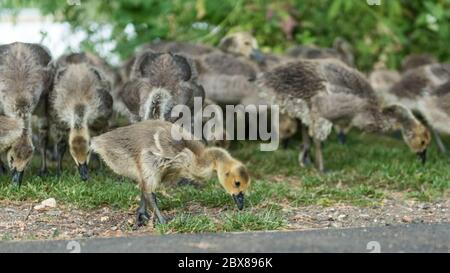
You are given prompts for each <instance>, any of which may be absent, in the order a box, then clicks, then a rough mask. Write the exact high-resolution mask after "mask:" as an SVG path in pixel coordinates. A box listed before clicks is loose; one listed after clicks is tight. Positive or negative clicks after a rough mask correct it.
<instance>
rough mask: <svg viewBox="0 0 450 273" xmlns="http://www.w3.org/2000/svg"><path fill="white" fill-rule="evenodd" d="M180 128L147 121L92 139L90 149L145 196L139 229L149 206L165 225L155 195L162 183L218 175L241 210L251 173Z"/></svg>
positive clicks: (137, 214) (140, 208)
mask: <svg viewBox="0 0 450 273" xmlns="http://www.w3.org/2000/svg"><path fill="white" fill-rule="evenodd" d="M192 137H193V136H192V135H191V134H190V133H188V132H186V131H184V130H183V129H182V128H180V127H179V126H177V125H174V124H172V123H170V122H167V121H161V120H147V121H143V122H139V123H136V124H133V125H130V126H126V127H122V128H118V129H115V130H113V131H111V132H108V133H105V134H103V135H100V136H98V137H94V138H93V139H92V144H91V149H92V150H93V151H94V152H96V153H98V154H99V155H100V157H101V158H102V159H103V160H104V162H105V163H106V165H108V166H109V167H110V168H111V169H112V170H113V171H114V172H115V173H117V174H119V175H122V176H125V177H128V178H130V179H133V180H134V181H136V182H137V184H138V185H139V188H140V190H141V193H142V194H141V202H140V206H139V208H138V210H137V212H136V223H137V224H138V225H142V224H143V223H144V222H145V221H147V220H148V219H149V216H148V214H147V212H146V209H147V206H148V205H149V206H150V207H151V208H152V209H153V211H154V213H155V215H156V217H157V219H158V221H159V222H160V223H165V219H164V217H163V216H162V214H161V212H160V211H159V209H158V206H157V202H156V194H155V190H156V189H157V187H158V185H159V184H160V183H164V182H166V181H174V180H176V179H179V178H187V179H192V180H196V181H203V180H205V179H208V178H210V177H211V175H212V174H213V172H214V171H215V172H217V176H218V178H219V182H220V184H221V185H222V186H223V187H224V189H225V191H226V192H227V193H229V194H230V195H232V196H233V199H234V201H235V202H236V204H237V207H238V209H242V208H243V206H244V194H245V192H246V190H247V188H248V186H249V185H250V177H249V175H248V172H247V169H246V167H245V166H244V164H242V163H241V162H239V161H238V160H236V159H234V158H233V157H232V156H231V155H230V154H229V153H228V152H227V151H226V150H224V149H222V148H218V147H205V146H204V145H203V144H202V142H201V141H197V140H190V139H192Z"/></svg>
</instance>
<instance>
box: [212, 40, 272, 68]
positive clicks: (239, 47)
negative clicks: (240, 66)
mask: <svg viewBox="0 0 450 273" xmlns="http://www.w3.org/2000/svg"><path fill="white" fill-rule="evenodd" d="M219 48H220V49H221V50H223V51H225V52H228V53H232V54H236V55H242V56H245V57H247V58H249V59H252V60H254V61H256V62H257V63H261V64H262V63H264V61H265V59H264V55H263V54H262V53H261V52H260V51H259V50H258V42H257V41H256V39H255V38H254V37H253V36H252V35H251V34H250V33H248V32H236V33H233V34H230V35H227V36H225V37H224V38H222V40H221V41H220V43H219Z"/></svg>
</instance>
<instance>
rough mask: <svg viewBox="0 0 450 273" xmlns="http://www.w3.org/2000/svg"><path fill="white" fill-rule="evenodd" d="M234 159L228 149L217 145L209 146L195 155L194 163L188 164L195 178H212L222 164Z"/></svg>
mask: <svg viewBox="0 0 450 273" xmlns="http://www.w3.org/2000/svg"><path fill="white" fill-rule="evenodd" d="M232 160H233V158H232V157H231V156H230V154H229V153H228V152H227V151H226V150H224V149H222V148H217V147H208V148H205V149H204V150H203V151H202V152H200V153H198V154H196V155H195V159H194V160H193V162H192V163H193V164H189V165H190V166H187V171H188V172H189V175H190V176H191V177H192V178H194V179H199V180H207V179H209V178H211V176H212V175H213V173H214V172H215V171H217V170H218V169H219V168H220V166H222V165H223V164H227V163H229V162H230V161H232Z"/></svg>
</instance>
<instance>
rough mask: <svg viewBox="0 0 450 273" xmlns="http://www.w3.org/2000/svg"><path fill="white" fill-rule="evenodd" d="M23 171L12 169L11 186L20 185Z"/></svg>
mask: <svg viewBox="0 0 450 273" xmlns="http://www.w3.org/2000/svg"><path fill="white" fill-rule="evenodd" d="M23 173H24V171H21V172H19V171H17V170H16V169H13V170H12V179H11V183H12V184H13V186H18V187H20V185H21V184H22V178H23Z"/></svg>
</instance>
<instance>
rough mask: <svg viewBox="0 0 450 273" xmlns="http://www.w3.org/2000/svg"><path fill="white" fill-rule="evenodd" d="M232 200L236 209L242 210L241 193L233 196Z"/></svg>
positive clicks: (242, 197) (242, 195)
mask: <svg viewBox="0 0 450 273" xmlns="http://www.w3.org/2000/svg"><path fill="white" fill-rule="evenodd" d="M233 199H234V202H235V203H236V205H237V207H238V209H239V210H242V209H243V208H244V194H243V193H242V192H240V193H239V194H233Z"/></svg>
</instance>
